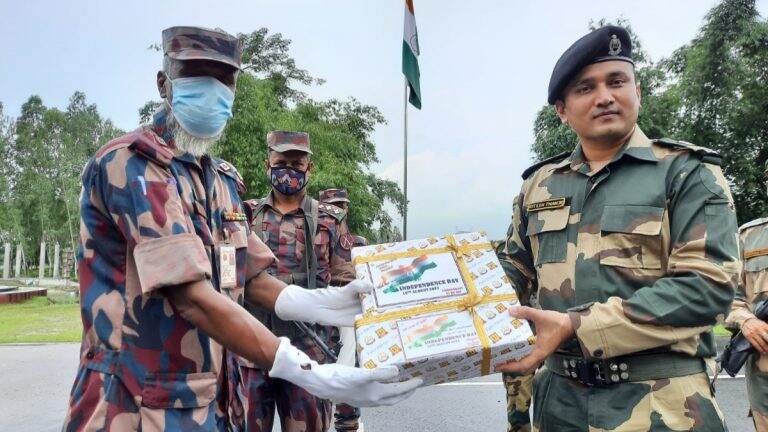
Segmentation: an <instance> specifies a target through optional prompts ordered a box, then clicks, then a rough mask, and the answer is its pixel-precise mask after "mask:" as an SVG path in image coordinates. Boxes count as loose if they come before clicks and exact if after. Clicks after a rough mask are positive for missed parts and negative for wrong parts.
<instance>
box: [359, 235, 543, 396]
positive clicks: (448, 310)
mask: <svg viewBox="0 0 768 432" xmlns="http://www.w3.org/2000/svg"><path fill="white" fill-rule="evenodd" d="M352 259H353V262H354V263H355V271H356V273H357V277H358V278H359V279H364V280H368V281H370V282H371V283H372V284H373V285H374V291H373V292H372V293H370V294H366V295H364V296H363V299H362V303H363V311H364V313H363V315H360V316H358V317H357V320H356V323H355V333H356V337H357V354H358V360H359V362H360V366H362V367H365V368H369V369H373V368H376V367H379V366H382V365H395V366H397V367H398V368H399V369H400V372H401V373H400V376H399V377H398V380H405V379H408V378H411V377H421V378H422V379H424V383H425V385H430V384H439V383H443V382H449V381H457V380H462V379H466V378H472V377H476V376H480V375H487V374H489V373H492V371H493V366H494V365H496V364H500V363H504V362H506V361H509V360H512V359H519V358H521V357H524V356H525V355H527V354H528V353H529V352H530V351H531V347H532V345H533V344H534V343H535V337H534V336H533V334H532V332H531V329H530V327H529V325H528V323H527V322H526V321H524V320H518V319H514V318H512V317H511V316H510V315H509V313H508V309H509V308H510V307H511V306H513V305H516V304H519V302H518V300H517V295H516V294H515V290H514V289H513V288H512V285H511V284H510V281H509V278H507V276H506V275H505V274H504V270H503V269H502V267H501V264H500V263H499V260H498V258H497V257H496V253H495V252H494V251H493V248H492V246H491V244H490V243H489V242H488V239H487V238H486V237H485V235H484V234H482V233H477V232H475V233H466V234H456V235H448V236H444V237H432V238H428V239H422V240H409V241H405V242H400V243H389V244H383V245H371V246H364V247H359V248H355V249H353V250H352Z"/></svg>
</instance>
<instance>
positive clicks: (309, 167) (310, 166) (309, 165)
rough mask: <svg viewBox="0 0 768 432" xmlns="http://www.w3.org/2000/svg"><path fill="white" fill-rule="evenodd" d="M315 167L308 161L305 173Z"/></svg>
mask: <svg viewBox="0 0 768 432" xmlns="http://www.w3.org/2000/svg"><path fill="white" fill-rule="evenodd" d="M314 167H315V163H314V162H312V159H310V160H309V163H308V164H307V172H310V171H312V169H313V168H314Z"/></svg>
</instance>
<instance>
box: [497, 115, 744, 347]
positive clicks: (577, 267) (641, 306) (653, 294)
mask: <svg viewBox="0 0 768 432" xmlns="http://www.w3.org/2000/svg"><path fill="white" fill-rule="evenodd" d="M719 163H720V158H719V156H718V155H717V154H716V153H714V152H712V151H711V150H708V149H704V148H701V147H696V146H693V145H691V144H688V143H682V142H677V141H672V140H654V141H651V140H649V139H648V138H646V136H645V135H644V134H643V132H642V131H641V130H640V129H639V128H636V129H635V132H634V133H633V134H632V136H631V137H630V139H629V140H628V142H627V143H626V144H625V145H624V147H623V148H622V149H621V150H620V151H619V152H618V153H617V154H616V155H615V156H614V158H613V159H612V161H611V162H610V163H609V164H608V165H607V166H605V167H604V168H603V169H601V170H600V171H598V172H596V173H590V169H589V166H588V164H587V163H586V162H585V160H584V156H583V153H582V150H581V146H577V148H576V149H575V150H574V151H573V152H572V153H570V154H567V153H564V154H561V155H559V156H557V157H555V158H552V159H550V160H547V161H543V162H541V163H539V164H537V165H534V166H533V167H531V168H529V169H528V170H526V172H525V173H524V174H523V178H524V182H523V186H522V189H521V191H520V194H519V195H518V196H517V197H516V199H515V201H514V213H513V216H512V224H511V226H510V229H509V232H508V238H507V240H506V244H505V246H504V247H503V248H501V250H500V251H499V256H500V259H501V262H502V265H503V266H504V269H505V270H506V272H507V274H508V276H509V277H510V278H511V279H512V281H513V284H514V285H515V286H516V287H517V289H518V290H519V291H520V297H521V298H529V297H530V293H537V294H538V302H539V304H540V305H541V308H542V309H546V310H554V311H559V312H570V313H571V318H572V321H573V322H574V323H575V325H574V327H575V332H576V337H575V338H574V339H572V340H569V341H566V342H565V343H564V344H563V346H561V347H560V348H561V349H562V350H565V351H571V352H575V353H578V352H581V353H582V354H583V355H584V356H585V357H587V358H610V357H616V356H621V355H626V354H632V353H637V352H641V351H648V350H654V351H667V350H668V351H676V352H681V353H686V354H689V355H691V356H700V357H707V358H708V357H712V356H714V355H715V347H714V341H713V336H712V333H711V331H710V330H711V327H712V325H713V324H715V323H716V322H717V321H718V320H722V319H723V318H724V316H725V314H726V313H727V311H728V307H729V306H730V303H731V300H732V298H733V289H734V287H735V286H736V281H737V278H738V273H739V268H740V261H739V258H738V246H737V239H736V230H737V225H736V215H735V213H734V205H733V199H732V197H731V194H730V191H729V188H728V185H727V183H726V181H725V179H724V178H723V174H722V172H721V170H720V166H719Z"/></svg>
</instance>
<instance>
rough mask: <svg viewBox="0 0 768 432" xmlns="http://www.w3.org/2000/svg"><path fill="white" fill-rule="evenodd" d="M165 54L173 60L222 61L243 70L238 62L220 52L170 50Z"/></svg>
mask: <svg viewBox="0 0 768 432" xmlns="http://www.w3.org/2000/svg"><path fill="white" fill-rule="evenodd" d="M167 55H168V57H170V58H172V59H174V60H182V61H184V60H210V61H215V62H219V63H224V64H226V65H228V66H232V67H233V68H235V69H237V70H243V69H242V68H241V67H240V65H239V64H238V63H235V62H234V61H233V60H232V59H231V58H229V57H227V56H225V55H222V54H216V53H206V52H170V53H168V54H167Z"/></svg>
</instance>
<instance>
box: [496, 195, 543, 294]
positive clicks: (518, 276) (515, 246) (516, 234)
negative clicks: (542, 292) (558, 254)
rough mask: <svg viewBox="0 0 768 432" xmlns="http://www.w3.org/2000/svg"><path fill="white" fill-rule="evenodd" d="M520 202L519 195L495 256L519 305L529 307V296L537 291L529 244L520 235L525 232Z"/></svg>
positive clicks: (523, 235)
mask: <svg viewBox="0 0 768 432" xmlns="http://www.w3.org/2000/svg"><path fill="white" fill-rule="evenodd" d="M522 202H523V194H522V193H521V194H520V195H518V196H517V197H516V198H515V201H514V204H513V209H512V222H511V223H510V225H509V229H508V230H507V239H506V241H504V242H503V243H501V244H500V245H499V246H498V247H497V248H496V255H497V256H498V258H499V262H501V267H502V268H503V269H504V272H505V273H506V275H507V277H509V279H510V280H511V281H512V286H513V287H514V288H515V291H517V295H518V297H519V299H520V303H521V304H523V305H526V306H529V305H530V298H531V295H532V294H533V293H534V292H535V291H536V289H537V281H536V271H535V269H534V267H533V256H532V255H531V245H530V242H529V240H528V237H527V236H526V235H525V234H521V233H525V232H526V224H527V220H526V217H525V214H524V213H523V208H522Z"/></svg>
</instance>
